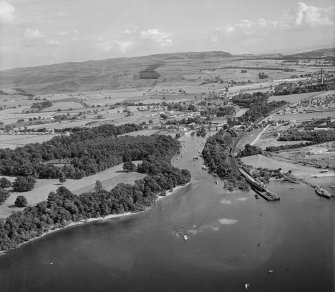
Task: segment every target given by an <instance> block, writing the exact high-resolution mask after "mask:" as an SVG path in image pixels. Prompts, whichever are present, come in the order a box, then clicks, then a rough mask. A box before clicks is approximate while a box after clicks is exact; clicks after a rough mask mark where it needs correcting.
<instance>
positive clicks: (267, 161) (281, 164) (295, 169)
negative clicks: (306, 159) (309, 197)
mask: <svg viewBox="0 0 335 292" xmlns="http://www.w3.org/2000/svg"><path fill="white" fill-rule="evenodd" d="M241 160H242V162H243V163H245V164H247V165H251V166H252V167H254V168H258V167H262V168H269V169H278V168H281V169H282V170H283V171H284V172H287V171H289V170H291V171H292V174H293V175H295V176H297V177H301V178H306V179H309V178H311V177H313V176H321V175H322V174H320V173H319V172H320V170H318V169H316V168H315V167H311V166H306V165H301V164H297V163H293V162H291V161H287V160H284V159H278V158H277V157H265V156H263V155H253V156H247V157H243V158H241ZM326 175H327V176H329V175H333V176H335V173H334V172H333V171H329V172H328V173H327V174H324V176H326Z"/></svg>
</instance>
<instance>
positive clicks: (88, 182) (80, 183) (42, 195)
mask: <svg viewBox="0 0 335 292" xmlns="http://www.w3.org/2000/svg"><path fill="white" fill-rule="evenodd" d="M134 163H135V164H136V165H137V164H138V163H139V162H136V161H135V162H134ZM122 167H123V164H119V165H117V166H114V167H111V168H109V169H107V170H104V171H101V172H99V173H97V174H94V175H91V176H87V177H84V178H82V179H78V180H74V179H68V180H67V181H66V182H65V183H63V184H60V183H59V180H57V179H40V180H37V183H36V185H35V187H34V189H33V190H32V191H29V192H24V193H17V192H11V193H10V197H9V198H8V199H7V200H6V202H5V203H4V204H3V205H1V206H0V218H3V217H6V216H8V215H10V214H11V213H12V212H13V211H18V210H21V209H22V208H16V207H12V206H13V204H14V202H15V199H16V197H17V196H18V195H24V196H25V197H26V198H27V201H28V204H30V205H35V204H36V203H38V202H41V201H44V200H46V199H47V197H48V194H49V193H50V192H55V191H56V190H57V189H58V188H59V187H60V186H62V185H63V186H64V187H66V188H67V189H69V190H70V191H71V192H73V193H74V194H77V195H78V194H81V193H83V192H88V191H91V190H93V189H94V186H95V182H96V181H97V180H100V181H101V183H102V186H103V188H105V189H107V190H110V189H112V188H113V187H114V186H116V185H117V184H118V183H133V182H135V180H137V179H141V178H143V177H145V176H146V175H145V174H141V173H137V172H130V173H125V172H124V171H123V170H122ZM7 178H8V179H9V180H11V181H14V179H15V178H13V177H7Z"/></svg>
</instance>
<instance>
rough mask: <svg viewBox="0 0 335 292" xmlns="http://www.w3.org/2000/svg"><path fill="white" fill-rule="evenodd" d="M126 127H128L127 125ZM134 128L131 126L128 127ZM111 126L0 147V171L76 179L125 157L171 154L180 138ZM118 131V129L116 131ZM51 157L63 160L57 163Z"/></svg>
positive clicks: (131, 158)
mask: <svg viewBox="0 0 335 292" xmlns="http://www.w3.org/2000/svg"><path fill="white" fill-rule="evenodd" d="M126 129H128V128H126ZM131 129H133V127H130V128H129V129H128V130H131ZM114 130H115V127H114V126H109V125H105V126H101V127H98V128H93V129H90V130H86V131H79V132H76V133H73V134H72V135H70V136H69V137H66V136H61V137H55V138H53V139H51V140H50V141H47V142H44V143H42V144H39V143H35V144H28V145H26V146H24V147H18V148H16V149H15V150H10V149H1V150H0V173H1V174H3V175H9V176H29V175H30V176H35V177H37V178H46V179H48V178H57V179H58V178H59V177H60V176H61V175H64V177H66V178H74V179H79V178H82V177H84V176H88V175H92V174H95V173H97V172H99V171H102V170H105V169H107V168H109V167H112V166H115V165H117V164H120V163H122V162H125V161H128V160H142V159H145V158H146V157H148V156H149V155H156V154H159V155H164V156H166V157H168V158H171V157H172V156H173V155H174V153H175V152H176V151H178V149H179V144H180V143H179V142H178V141H177V140H175V139H173V138H172V137H170V136H159V135H153V136H150V137H147V136H136V137H133V136H121V137H120V136H115V132H116V131H114ZM118 134H119V132H118ZM52 160H62V161H64V160H66V161H68V163H66V164H65V165H63V166H59V165H58V166H57V165H54V164H53V163H52Z"/></svg>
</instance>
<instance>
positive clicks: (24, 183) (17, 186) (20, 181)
mask: <svg viewBox="0 0 335 292" xmlns="http://www.w3.org/2000/svg"><path fill="white" fill-rule="evenodd" d="M35 183H36V179H35V178H34V177H32V176H29V175H28V176H19V177H17V178H16V179H15V181H14V183H13V190H14V192H29V191H31V190H32V189H33V188H34V185H35Z"/></svg>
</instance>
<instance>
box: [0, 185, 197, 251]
mask: <svg viewBox="0 0 335 292" xmlns="http://www.w3.org/2000/svg"><path fill="white" fill-rule="evenodd" d="M191 183H192V181H190V182H188V183H187V184H185V185H181V186H177V187H175V188H173V190H172V191H171V190H170V191H167V192H166V195H165V196H158V197H157V198H156V200H155V202H158V201H160V200H161V199H164V198H166V197H168V196H171V195H172V194H174V193H176V192H177V191H178V190H180V189H182V188H184V187H187V186H188V185H189V184H191ZM154 205H155V204H153V205H152V206H150V207H148V208H146V209H145V210H143V211H139V212H125V213H120V214H110V215H107V216H105V217H96V218H87V219H83V220H79V221H76V222H73V221H68V222H67V224H66V225H64V226H60V227H56V228H51V229H49V230H48V231H46V232H44V233H43V234H41V235H40V236H37V237H34V238H31V239H29V240H27V241H26V242H24V243H21V244H19V245H18V246H17V247H15V248H12V249H9V250H3V251H0V256H1V255H4V254H6V253H8V252H10V251H13V250H16V249H18V248H20V247H22V246H24V245H26V244H28V243H31V242H33V241H35V240H38V239H41V238H42V237H44V236H47V235H49V234H51V233H56V232H59V231H62V230H64V229H69V228H73V227H76V226H79V225H84V224H87V223H91V222H96V221H107V220H110V219H115V218H120V217H126V216H130V215H137V214H140V213H143V212H145V211H147V210H149V209H151V208H152V207H153V206H154Z"/></svg>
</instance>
